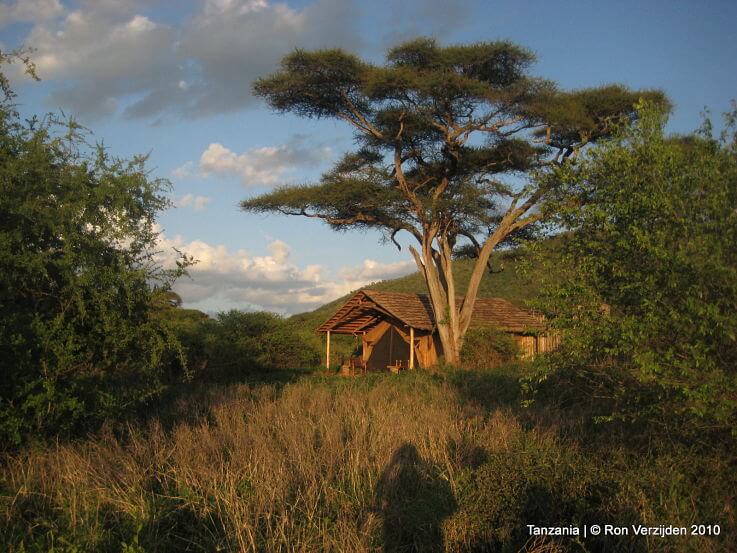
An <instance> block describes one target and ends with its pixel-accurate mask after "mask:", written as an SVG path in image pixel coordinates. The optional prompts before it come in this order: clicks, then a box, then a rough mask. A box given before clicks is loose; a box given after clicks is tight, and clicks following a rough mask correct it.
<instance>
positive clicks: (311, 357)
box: [165, 308, 320, 381]
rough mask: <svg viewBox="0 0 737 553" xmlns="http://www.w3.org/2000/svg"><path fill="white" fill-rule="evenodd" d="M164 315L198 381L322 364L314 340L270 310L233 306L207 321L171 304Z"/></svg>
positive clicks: (205, 317) (199, 314)
mask: <svg viewBox="0 0 737 553" xmlns="http://www.w3.org/2000/svg"><path fill="white" fill-rule="evenodd" d="M165 317H166V319H167V320H168V321H169V324H170V325H171V327H172V328H173V330H174V332H175V333H176V335H177V336H178V338H179V340H180V341H181V342H182V344H183V346H184V349H185V351H186V354H187V357H188V360H189V361H188V365H189V366H190V367H192V370H193V371H194V374H195V375H196V376H197V377H198V378H200V379H204V380H210V381H234V380H238V379H240V378H242V377H243V376H247V375H249V374H251V373H253V372H254V371H256V372H257V371H268V370H272V369H299V368H311V367H315V366H317V365H318V364H319V362H320V352H319V351H317V349H316V347H315V344H314V342H310V341H307V340H305V339H304V337H303V336H302V335H301V334H299V333H296V332H294V330H293V328H292V327H291V326H290V325H289V324H288V323H287V321H286V320H285V319H284V318H282V317H281V316H279V315H276V314H274V313H267V312H245V311H238V310H235V309H233V310H230V311H226V312H222V313H218V315H217V316H216V317H215V318H214V319H211V318H209V317H207V316H206V315H205V314H204V313H200V312H198V311H194V310H182V309H181V308H173V309H170V310H168V312H167V313H166V316H165Z"/></svg>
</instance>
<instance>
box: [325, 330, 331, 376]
mask: <svg viewBox="0 0 737 553" xmlns="http://www.w3.org/2000/svg"><path fill="white" fill-rule="evenodd" d="M326 349H327V351H326V353H325V368H327V369H328V370H329V369H330V331H329V330H328V340H327V348H326Z"/></svg>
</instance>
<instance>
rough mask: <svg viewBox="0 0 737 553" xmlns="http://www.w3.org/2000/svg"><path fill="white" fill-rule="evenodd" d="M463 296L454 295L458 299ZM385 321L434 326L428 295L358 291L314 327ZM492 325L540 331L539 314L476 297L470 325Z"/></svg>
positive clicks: (362, 326)
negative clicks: (330, 315) (325, 319)
mask: <svg viewBox="0 0 737 553" xmlns="http://www.w3.org/2000/svg"><path fill="white" fill-rule="evenodd" d="M462 300H463V298H458V300H457V301H458V302H459V304H460V302H461V301H462ZM384 320H389V321H393V322H394V323H399V324H401V325H403V326H408V327H412V328H415V329H417V330H426V331H432V330H433V329H434V328H435V317H434V315H433V311H432V306H431V304H430V298H428V296H426V295H423V294H403V293H400V292H379V291H378V290H361V291H359V292H356V294H355V295H354V296H353V297H352V298H351V299H349V300H348V301H347V302H346V303H344V304H343V305H342V306H341V307H340V309H338V311H337V312H336V313H335V314H334V315H333V316H332V317H330V318H329V319H328V320H327V321H325V322H324V323H323V324H322V325H320V327H319V328H318V329H317V331H318V332H327V331H328V330H329V331H331V332H335V333H337V334H353V333H357V332H363V331H367V330H370V329H371V328H373V327H374V326H376V325H377V324H379V323H380V322H381V321H384ZM481 326H492V327H496V328H498V329H500V330H506V331H508V332H524V331H530V330H542V329H543V328H544V324H543V322H542V317H541V316H540V315H537V314H536V313H534V312H532V311H528V310H526V309H521V308H519V307H516V306H515V305H513V304H512V303H511V302H509V301H507V300H505V299H502V298H477V299H476V303H475V305H474V311H473V317H472V318H471V327H481Z"/></svg>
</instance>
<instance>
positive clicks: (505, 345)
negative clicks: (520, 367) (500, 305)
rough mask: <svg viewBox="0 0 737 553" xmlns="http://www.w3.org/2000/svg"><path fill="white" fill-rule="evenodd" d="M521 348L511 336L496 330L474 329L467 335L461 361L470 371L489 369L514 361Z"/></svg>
mask: <svg viewBox="0 0 737 553" xmlns="http://www.w3.org/2000/svg"><path fill="white" fill-rule="evenodd" d="M518 354H519V348H518V347H517V343H516V342H515V341H514V338H512V337H511V336H510V335H509V334H507V333H506V332H502V331H500V330H496V329H494V328H474V329H471V330H469V331H468V332H467V333H466V337H465V339H464V341H463V348H462V350H461V361H462V363H463V366H464V367H467V368H469V369H488V368H492V367H498V366H499V365H501V364H503V363H506V362H508V361H511V360H513V359H514V358H515V357H516V356H517V355H518Z"/></svg>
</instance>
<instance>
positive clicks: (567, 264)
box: [537, 107, 737, 430]
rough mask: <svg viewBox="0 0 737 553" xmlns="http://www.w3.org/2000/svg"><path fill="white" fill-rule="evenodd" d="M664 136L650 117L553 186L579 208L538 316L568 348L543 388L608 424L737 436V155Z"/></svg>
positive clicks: (731, 147)
mask: <svg viewBox="0 0 737 553" xmlns="http://www.w3.org/2000/svg"><path fill="white" fill-rule="evenodd" d="M664 122H665V120H664V117H663V116H662V115H661V114H660V113H658V112H657V111H654V110H652V109H649V108H645V107H643V108H642V109H641V113H640V116H639V118H638V122H637V123H634V124H631V125H630V124H628V125H624V126H623V127H621V129H620V130H619V132H618V133H617V134H616V136H615V137H614V138H613V139H612V140H609V141H604V142H602V143H601V144H599V145H597V146H596V147H594V148H593V149H592V150H590V152H589V153H588V154H587V155H586V156H584V158H583V159H582V160H580V161H579V163H578V164H577V165H576V166H573V167H566V168H564V169H561V170H560V171H558V172H556V173H555V174H554V175H553V180H552V182H551V185H552V186H559V187H562V188H572V189H573V190H574V191H575V192H576V194H577V196H578V198H579V203H580V204H582V206H583V207H581V208H577V209H572V210H568V211H565V210H564V211H563V213H564V215H563V217H562V218H561V219H560V220H559V223H560V224H561V225H562V226H565V227H566V228H567V229H569V230H570V231H571V232H570V233H569V234H568V236H567V238H566V240H564V241H563V242H562V244H563V246H562V256H561V258H559V259H558V260H557V261H556V262H555V266H554V267H552V266H551V267H550V269H551V271H550V272H553V270H554V271H555V272H556V273H558V274H557V279H558V280H559V283H558V284H557V285H554V286H551V287H548V288H547V293H546V297H545V298H544V299H543V301H541V302H540V305H539V307H540V308H541V309H542V310H543V311H545V312H546V314H547V316H548V318H549V320H550V321H551V322H552V324H553V326H555V327H557V328H558V329H559V330H560V331H561V333H562V337H563V347H562V349H561V350H560V351H559V352H558V353H557V354H556V355H551V356H549V357H548V358H547V360H545V361H544V362H543V363H541V364H540V367H541V369H542V370H541V372H540V374H539V375H538V377H537V378H538V381H541V382H542V381H544V380H546V379H548V380H549V385H550V386H552V387H553V388H554V389H553V390H552V392H551V393H554V394H557V393H559V392H560V391H561V390H567V391H568V392H572V391H577V392H579V394H578V398H579V399H580V400H583V401H589V402H591V400H594V401H593V402H591V403H592V404H593V405H592V407H593V408H595V409H596V410H597V411H598V415H599V416H600V417H601V418H603V419H611V418H612V417H624V418H628V419H642V418H644V419H649V420H658V421H660V422H661V423H663V422H665V423H666V424H667V425H668V426H667V427H668V428H671V429H673V428H674V425H679V424H682V423H684V424H686V423H687V424H688V425H692V426H694V427H695V428H699V429H721V430H730V429H731V430H734V429H735V428H737V315H736V314H735V305H737V143H736V142H735V141H734V140H733V139H731V138H730V137H729V136H728V135H727V134H725V135H724V136H723V137H722V139H721V140H716V139H714V138H712V137H711V136H709V135H708V134H706V133H701V134H696V135H692V136H686V137H667V136H665V135H664V133H663V125H664ZM732 122H733V123H734V118H733V119H732ZM728 129H729V127H728ZM730 140H731V141H730ZM561 378H562V379H563V380H560V379H561ZM565 382H567V383H568V385H567V386H566V385H565V384H564V383H565ZM594 403H595V404H594Z"/></svg>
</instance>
